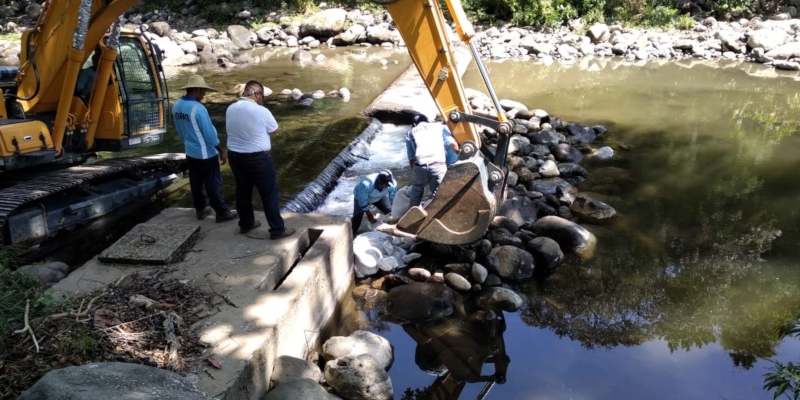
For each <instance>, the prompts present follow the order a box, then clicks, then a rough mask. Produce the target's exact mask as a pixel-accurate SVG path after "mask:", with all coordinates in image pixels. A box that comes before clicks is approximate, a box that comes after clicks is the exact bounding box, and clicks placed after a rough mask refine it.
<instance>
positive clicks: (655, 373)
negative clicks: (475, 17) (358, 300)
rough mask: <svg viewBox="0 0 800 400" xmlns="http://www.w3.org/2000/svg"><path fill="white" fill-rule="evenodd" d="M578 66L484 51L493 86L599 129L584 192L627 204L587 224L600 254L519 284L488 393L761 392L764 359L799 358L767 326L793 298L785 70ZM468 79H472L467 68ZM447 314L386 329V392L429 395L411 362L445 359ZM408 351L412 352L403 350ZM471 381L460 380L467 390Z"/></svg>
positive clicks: (795, 216) (425, 366) (798, 221)
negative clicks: (392, 360)
mask: <svg viewBox="0 0 800 400" xmlns="http://www.w3.org/2000/svg"><path fill="white" fill-rule="evenodd" d="M582 63H583V61H582V62H581V63H576V64H575V65H558V64H554V65H552V66H550V67H544V66H541V65H536V64H534V63H531V62H503V63H492V64H490V69H491V73H492V78H493V83H494V86H495V88H496V89H497V91H498V94H499V95H500V97H501V98H503V97H505V98H511V99H514V100H518V101H521V102H523V103H525V104H528V105H530V106H533V107H535V108H543V109H546V110H547V111H549V112H550V113H551V114H553V115H558V116H561V117H563V118H564V119H566V120H568V121H576V122H583V123H586V124H594V123H601V124H605V125H606V126H607V127H608V128H609V132H610V134H609V135H607V136H606V137H604V139H603V142H601V143H597V146H598V147H599V146H602V145H609V146H611V147H612V148H614V150H615V153H616V157H615V159H614V160H613V161H612V162H608V163H604V164H592V163H585V167H586V168H587V170H588V171H589V179H588V180H587V181H586V182H584V183H583V184H581V185H580V186H579V189H580V190H581V191H582V192H591V193H593V195H594V196H597V197H598V198H600V199H601V200H604V201H607V202H609V203H610V204H611V205H612V206H614V207H615V208H616V209H617V211H619V212H620V214H621V216H620V218H618V219H617V220H616V221H614V222H613V223H611V224H608V225H585V226H586V227H587V229H589V230H591V231H592V232H593V233H594V234H595V235H596V236H597V237H598V243H599V246H598V253H597V255H596V257H595V258H594V259H592V260H591V261H589V262H583V261H580V260H578V259H568V260H567V261H566V262H565V265H564V266H563V267H562V268H561V269H560V270H559V271H558V272H556V273H555V274H554V275H552V276H550V277H549V278H548V279H546V280H543V281H536V282H529V283H526V284H523V285H520V286H517V287H515V288H514V289H515V290H517V291H519V292H520V293H521V294H522V295H523V297H524V299H525V302H526V307H524V308H523V309H522V310H521V311H520V313H518V314H509V315H507V320H506V321H505V322H504V323H507V324H508V329H507V331H505V333H504V334H503V335H502V337H504V339H503V341H504V345H505V347H507V348H508V354H510V355H511V358H513V359H514V361H515V362H514V363H512V364H509V366H508V375H507V376H508V379H507V382H506V383H505V384H504V385H497V386H495V387H494V388H493V389H492V391H491V397H493V398H537V399H538V398H542V399H546V398H567V397H570V398H582V399H584V398H585V399H618V398H650V399H671V398H692V399H694V398H726V399H769V398H772V395H771V394H770V393H766V392H763V391H762V386H763V378H762V375H763V373H764V372H766V368H767V367H768V366H769V364H768V363H767V362H766V361H765V359H767V358H776V359H779V360H782V361H784V362H785V361H788V360H791V361H796V360H798V359H800V349H798V346H797V344H796V343H794V341H792V340H790V341H784V342H782V341H781V340H780V339H779V338H778V337H777V335H776V334H775V329H776V328H778V327H780V326H782V325H783V324H785V323H786V322H788V321H793V320H794V318H795V316H796V314H797V311H798V310H800V274H798V267H800V265H798V264H800V263H798V260H799V259H800V248H798V246H797V243H798V242H800V228H798V226H800V212H798V211H797V210H796V203H797V201H798V199H800V184H798V183H797V180H796V177H797V171H798V170H800V158H798V157H797V156H796V155H797V154H798V152H800V135H798V132H800V117H798V115H800V113H799V112H800V96H799V95H798V91H797V86H796V85H797V82H796V80H797V74H794V73H783V72H781V71H774V70H772V69H770V70H769V71H771V72H768V71H767V68H766V67H763V66H754V65H751V64H747V65H739V64H734V63H721V64H711V65H709V63H707V62H704V61H698V60H687V61H682V62H679V63H668V64H662V65H660V64H643V65H636V64H631V63H626V62H622V61H615V60H589V61H586V62H585V64H582ZM767 75H773V76H774V77H772V78H765V77H764V76H767ZM466 82H467V85H468V86H470V87H480V78H479V77H478V75H477V73H476V71H474V70H470V71H469V72H468V73H467V76H466ZM459 321H460V320H459ZM459 321H456V322H453V321H448V322H444V323H443V324H444V325H443V327H442V328H441V330H438V331H434V332H431V330H430V328H425V329H427V330H425V332H424V333H420V329H419V328H417V327H413V326H412V327H411V328H409V327H407V326H403V327H402V330H401V329H398V328H399V327H398V326H394V325H393V324H389V326H388V327H384V328H382V329H381V332H380V333H381V334H383V335H385V336H386V337H388V338H390V340H391V341H392V343H395V346H396V349H398V350H397V351H396V354H400V355H399V356H398V361H396V366H395V367H393V369H392V371H390V374H391V375H392V379H393V382H394V383H395V388H396V394H398V395H399V394H400V393H404V396H406V397H405V398H415V399H416V398H429V397H424V396H425V395H426V393H428V392H427V391H428V390H429V389H428V388H429V387H430V386H431V384H429V383H428V382H430V378H429V377H428V375H426V374H425V372H423V371H429V370H430V371H431V372H435V371H439V370H443V367H442V366H443V365H444V367H446V368H447V370H448V371H450V368H451V366H450V365H447V364H446V363H445V360H453V359H460V358H459V357H456V356H455V355H456V354H458V351H459V350H460V348H461V347H462V342H459V341H452V342H451V341H448V339H449V338H448V337H447V336H446V335H444V337H445V339H443V340H439V339H438V336H437V335H440V336H441V335H442V332H448V329H453V330H455V332H459V330H461V329H462V327H463V326H464V325H463V324H469V323H468V322H459ZM448 324H449V325H448ZM376 330H377V329H376ZM470 332H472V331H470ZM469 335H472V336H475V334H473V333H470V334H469ZM469 335H463V336H467V337H470V338H471V336H469ZM431 337H434V338H437V339H436V340H432V339H430V338H431ZM460 340H465V339H463V338H461V339H460ZM474 340H475V341H476V342H478V341H480V340H483V339H474ZM467 342H468V341H467ZM423 344H424V345H423ZM448 346H449V347H448ZM411 348H414V349H415V352H414V354H415V357H414V360H409V359H408V358H409V356H406V355H405V354H403V353H405V352H409V351H410V349H411ZM420 348H422V349H423V352H422V355H423V356H422V357H416V354H419V353H420V350H419V349H420ZM474 348H479V349H480V350H477V351H478V354H475V358H474V359H470V360H471V363H472V364H469V365H470V366H471V367H472V369H470V367H464V364H459V365H456V367H455V368H456V370H457V371H458V370H459V367H461V368H462V370H466V371H468V372H469V371H475V368H476V367H475V365H477V363H478V362H479V361H477V360H479V359H480V362H483V361H484V360H486V358H484V356H485V350H483V349H485V348H486V347H481V346H475V347H474ZM474 348H473V350H472V351H476V350H474ZM450 354H452V355H450ZM417 358H420V359H421V360H423V361H424V362H418V360H417ZM420 364H421V365H420ZM433 366H438V367H440V368H439V370H437V369H436V368H433ZM410 369H414V370H417V371H414V372H410V371H409V370H410ZM480 375H482V376H487V373H486V371H485V370H482V371H481V373H480ZM488 375H489V376H491V372H490V373H489V374H488ZM470 376H471V377H472V378H474V377H476V376H477V375H475V374H474V373H473V374H471V375H470ZM443 380H444V379H439V378H435V381H434V383H436V384H439V383H442V382H441V381H443ZM457 381H458V380H457V379H455V378H451V381H450V382H453V383H456V382H457ZM461 382H467V380H462V381H461ZM405 388H409V389H408V390H406V391H405V392H403V390H404V389H405ZM482 389H483V384H480V385H477V387H476V385H469V384H467V385H466V387H465V388H464V390H463V391H462V394H461V398H475V397H477V396H480V395H481V391H482ZM459 390H460V389H459Z"/></svg>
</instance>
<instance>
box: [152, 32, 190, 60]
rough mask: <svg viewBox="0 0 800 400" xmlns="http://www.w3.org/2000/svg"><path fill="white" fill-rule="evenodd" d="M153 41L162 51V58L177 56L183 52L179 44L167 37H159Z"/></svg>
mask: <svg viewBox="0 0 800 400" xmlns="http://www.w3.org/2000/svg"><path fill="white" fill-rule="evenodd" d="M153 43H155V44H156V45H157V46H158V48H159V49H161V51H162V52H164V59H170V58H177V57H180V56H182V55H183V54H184V53H183V49H181V46H180V45H179V44H177V43H175V42H173V41H172V40H170V39H169V38H167V37H160V38H158V39H156V40H154V41H153Z"/></svg>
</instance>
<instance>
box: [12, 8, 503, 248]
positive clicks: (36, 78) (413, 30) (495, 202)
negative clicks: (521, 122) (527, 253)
mask: <svg viewBox="0 0 800 400" xmlns="http://www.w3.org/2000/svg"><path fill="white" fill-rule="evenodd" d="M375 1H376V2H378V3H380V4H385V5H386V7H387V9H388V11H389V13H390V14H391V15H392V18H393V20H394V22H395V24H396V26H397V29H398V30H399V31H400V33H401V35H402V37H403V39H404V41H405V43H406V45H407V47H408V51H409V54H410V55H411V58H412V60H413V61H414V64H415V65H416V67H417V69H418V70H419V72H420V75H421V76H422V78H423V80H424V81H425V84H426V86H427V87H428V89H429V91H430V93H431V95H432V96H433V98H434V100H435V101H436V104H437V106H438V108H439V112H440V114H441V116H442V117H443V119H444V121H445V122H446V123H447V125H448V126H449V128H450V130H451V131H452V132H453V134H454V136H455V138H456V140H457V141H458V142H459V144H460V147H461V152H460V154H459V160H458V162H456V163H455V164H453V165H452V166H450V168H449V169H448V171H447V174H446V175H445V178H444V181H443V182H442V184H441V185H440V187H439V189H438V191H437V193H436V195H435V196H434V198H433V200H432V201H431V202H430V203H429V204H428V205H427V206H426V207H425V208H422V207H413V208H412V209H411V210H409V211H408V212H407V213H406V214H405V215H404V216H403V217H402V218H400V220H399V221H398V224H397V228H398V229H400V230H401V231H403V232H406V233H408V234H412V235H415V236H416V237H418V238H420V239H424V240H428V241H432V242H437V243H445V244H465V243H471V242H473V241H475V240H477V239H479V238H480V237H481V236H482V235H483V234H484V233H485V231H486V230H487V228H488V226H489V223H490V222H491V220H492V218H493V217H494V216H495V214H496V213H497V210H498V208H499V207H500V206H501V205H502V202H503V197H504V195H505V178H506V171H505V169H506V168H505V158H506V155H507V152H508V151H507V149H508V141H509V137H510V135H511V133H512V132H513V129H514V124H513V123H512V122H511V121H509V120H507V119H506V118H505V115H504V114H503V113H502V107H501V106H500V104H499V100H498V99H497V97H496V95H495V94H494V90H493V89H492V86H491V83H490V82H489V79H488V76H487V73H486V70H485V68H484V67H483V64H482V63H481V61H480V57H479V56H478V53H477V51H476V49H475V46H474V45H473V44H472V42H471V39H472V38H473V37H474V34H475V32H474V29H473V27H472V25H471V24H470V22H469V21H468V20H467V18H466V14H465V13H464V10H463V8H462V6H461V4H460V3H459V1H458V0H447V6H448V9H449V11H450V15H451V16H452V18H453V20H454V22H455V24H456V27H457V32H458V36H459V38H460V39H461V40H462V41H463V42H464V43H465V44H467V45H468V46H469V47H470V49H471V51H472V54H473V58H474V59H475V61H476V63H477V65H478V69H479V71H480V73H481V75H482V76H483V78H484V82H485V83H486V86H487V90H488V92H489V94H490V96H491V98H492V101H493V102H494V105H495V108H496V110H497V115H496V117H491V116H479V115H474V114H472V113H471V111H470V108H469V104H468V101H467V97H466V95H465V94H464V88H463V84H462V82H461V77H460V76H459V74H458V73H457V71H456V68H455V66H456V59H455V56H454V51H453V45H452V44H451V42H450V39H449V37H448V31H447V26H446V24H445V19H444V16H443V14H442V10H441V8H440V6H439V3H438V2H437V1H432V0H383V1H381V0H375ZM138 2H139V0H94V1H93V0H80V1H78V0H73V1H69V0H47V1H45V2H44V4H43V5H42V12H41V15H40V16H39V18H38V20H37V23H36V25H35V26H34V28H33V29H30V30H27V31H25V32H24V33H23V35H22V47H21V53H20V67H19V68H18V69H9V68H4V69H2V70H0V89H2V91H3V98H4V101H3V102H0V244H8V243H21V242H24V243H28V244H36V243H41V242H43V241H45V240H47V239H49V238H52V237H55V236H57V235H58V234H60V233H62V232H64V231H67V232H68V231H70V230H72V229H74V228H75V227H77V226H80V225H83V224H85V223H87V222H88V221H91V220H93V219H95V218H97V217H99V216H102V215H105V214H107V213H109V212H111V211H114V210H117V209H120V208H123V207H125V206H127V205H129V204H131V203H132V202H134V201H136V200H137V199H142V198H148V197H149V196H152V195H153V194H154V193H157V192H158V191H159V190H162V189H163V188H165V187H166V186H168V185H170V184H171V183H172V182H173V181H175V180H176V179H177V176H176V174H175V172H176V171H178V170H179V169H180V168H182V165H184V161H185V156H184V155H183V154H157V155H152V156H146V157H134V158H117V159H109V160H104V161H99V162H96V163H87V162H86V161H87V160H88V159H90V158H91V157H93V156H95V155H96V152H98V151H124V150H128V149H135V148H138V147H143V146H149V145H154V144H158V143H160V142H161V141H162V140H163V136H164V133H165V132H166V121H167V115H168V112H169V110H168V96H167V86H166V82H165V78H164V74H163V71H162V69H161V65H160V59H159V51H158V50H157V49H156V48H155V46H154V45H153V44H151V43H150V42H149V41H148V40H147V39H146V37H144V36H142V35H140V34H136V33H134V32H122V29H121V27H120V26H119V22H118V18H119V16H120V15H121V14H122V13H123V12H125V10H127V9H128V8H130V7H132V6H133V5H135V4H137V3H138ZM89 60H91V64H92V65H91V66H88V65H85V64H87V61H89ZM82 66H83V67H85V68H83V69H82ZM88 68H91V69H92V73H93V80H90V82H92V84H91V86H90V88H89V90H87V91H86V92H87V93H85V94H84V93H81V91H80V90H76V85H77V84H79V77H81V75H83V74H84V73H88V71H86V69H88ZM90 75H92V74H91V73H90ZM81 80H85V79H84V78H82V79H81ZM474 124H481V125H485V126H488V127H491V128H492V129H494V130H495V131H496V132H497V133H498V134H499V137H500V139H499V141H498V144H497V146H496V147H491V148H490V147H489V146H485V145H483V146H482V144H481V140H480V135H479V134H478V131H477V128H476V127H475V125H474Z"/></svg>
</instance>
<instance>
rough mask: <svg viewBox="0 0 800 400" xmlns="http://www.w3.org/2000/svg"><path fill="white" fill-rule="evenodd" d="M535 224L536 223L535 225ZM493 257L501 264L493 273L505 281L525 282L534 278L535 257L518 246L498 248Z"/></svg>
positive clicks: (493, 251) (494, 250) (493, 252)
mask: <svg viewBox="0 0 800 400" xmlns="http://www.w3.org/2000/svg"><path fill="white" fill-rule="evenodd" d="M534 224H535V223H534ZM491 255H492V256H494V257H497V259H498V261H499V263H498V265H497V267H496V269H497V270H496V271H492V272H494V273H496V274H497V275H499V276H500V277H501V278H503V279H509V280H512V281H524V280H526V279H528V278H530V277H532V276H533V270H534V267H535V265H534V261H533V256H532V255H531V254H530V253H528V252H527V251H525V250H523V249H521V248H519V247H516V246H498V247H495V248H494V249H492V253H491Z"/></svg>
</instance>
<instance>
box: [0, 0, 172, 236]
mask: <svg viewBox="0 0 800 400" xmlns="http://www.w3.org/2000/svg"><path fill="white" fill-rule="evenodd" d="M138 2H139V0H95V1H92V0H82V1H81V0H72V1H70V0H47V1H45V2H44V4H43V5H42V11H41V14H40V16H39V18H38V20H37V22H36V25H35V26H34V27H33V28H32V29H28V30H26V31H25V32H24V33H23V34H22V46H21V51H20V66H19V67H18V68H16V67H3V68H2V69H1V70H0V89H2V92H3V101H2V102H0V244H9V243H26V244H38V243H42V242H44V241H46V240H48V239H50V238H53V237H55V236H57V235H59V234H61V233H64V232H69V231H71V230H73V229H74V228H75V227H77V226H80V225H83V224H86V223H87V222H89V221H91V220H93V219H95V218H97V217H100V216H102V215H105V214H107V213H110V212H112V211H114V210H117V209H120V208H124V207H126V206H130V205H131V204H132V203H133V202H135V201H138V200H141V199H147V198H149V197H151V196H153V195H154V194H155V193H157V192H158V191H160V190H163V189H164V188H166V187H167V186H169V185H170V184H171V183H173V182H174V181H175V180H176V179H177V177H178V176H177V175H176V173H177V172H179V171H180V170H181V169H183V168H184V161H185V156H184V155H183V154H157V155H151V156H145V157H132V158H116V159H109V160H103V161H98V162H95V163H91V162H87V161H90V160H91V159H92V158H93V157H95V156H96V153H97V152H99V151H124V150H129V149H136V148H139V147H144V146H151V145H155V144H158V143H160V142H161V141H162V140H163V137H164V134H165V132H166V128H167V125H166V124H167V115H168V113H169V109H168V107H169V101H168V95H167V85H166V80H165V77H164V73H163V70H162V69H161V62H160V55H159V50H158V49H157V48H156V47H155V46H154V45H153V44H152V43H150V42H149V41H148V40H147V39H146V37H144V36H143V35H141V34H139V33H135V32H134V31H133V30H131V31H130V32H128V31H126V32H123V29H122V28H123V27H121V26H120V23H119V16H120V15H122V13H123V12H125V10H127V9H128V8H130V7H132V6H133V5H135V4H137V3H138ZM90 63H91V65H89V64H90Z"/></svg>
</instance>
